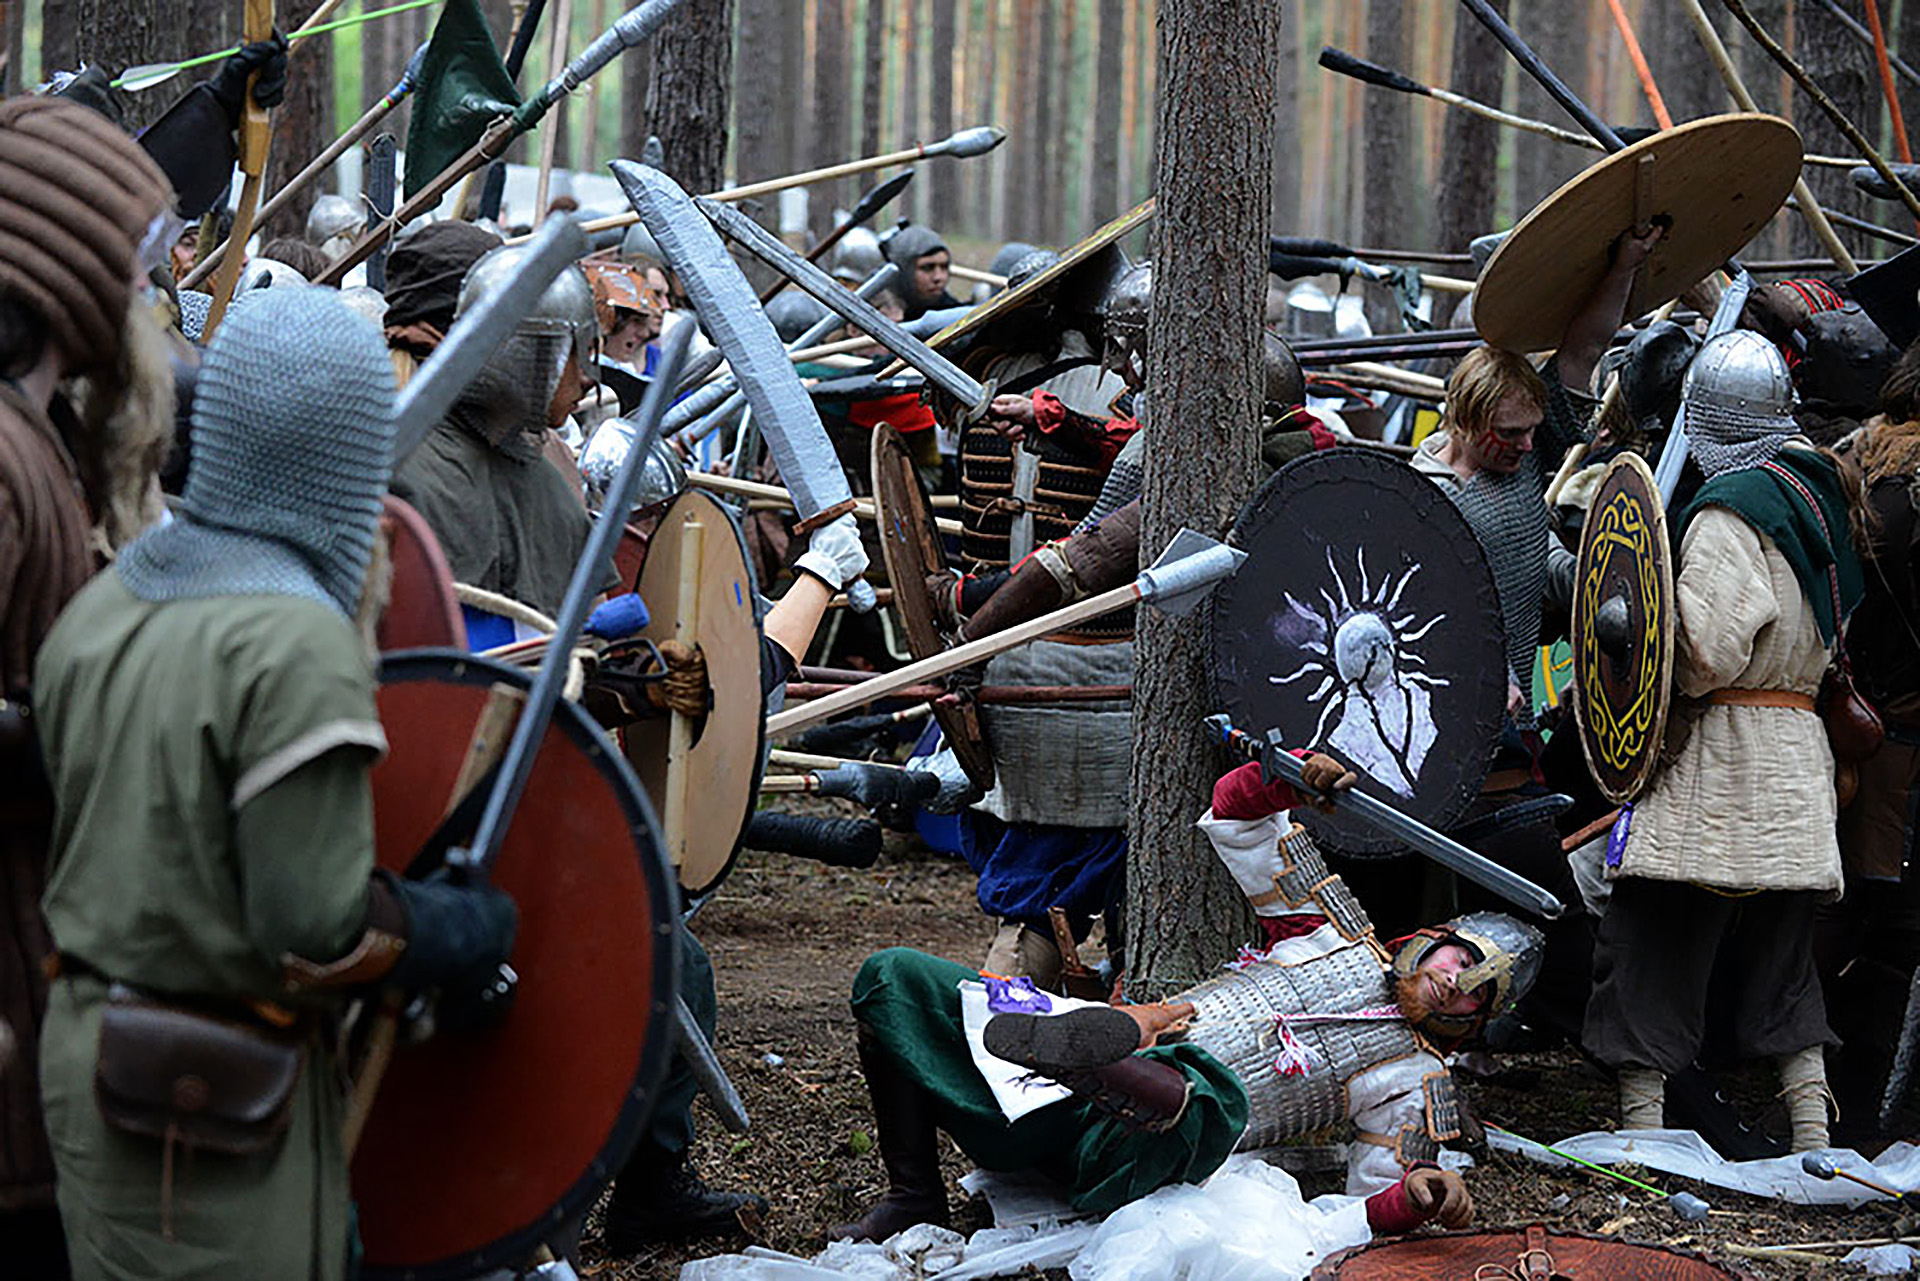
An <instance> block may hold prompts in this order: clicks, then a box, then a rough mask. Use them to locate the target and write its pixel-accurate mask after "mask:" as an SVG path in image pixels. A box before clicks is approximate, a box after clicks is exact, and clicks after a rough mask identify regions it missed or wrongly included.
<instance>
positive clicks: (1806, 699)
mask: <svg viewBox="0 0 1920 1281" xmlns="http://www.w3.org/2000/svg"><path fill="white" fill-rule="evenodd" d="M1705 701H1706V702H1709V703H1712V704H1714V705H1715V706H1717V707H1790V708H1792V709H1793V710H1795V711H1797V712H1810V711H1812V710H1813V695H1811V694H1796V693H1794V692H1793V691H1792V690H1785V689H1733V688H1728V689H1716V690H1713V691H1711V692H1710V693H1708V695H1707V696H1706V699H1705Z"/></svg>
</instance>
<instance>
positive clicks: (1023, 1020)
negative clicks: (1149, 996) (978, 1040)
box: [985, 1006, 1193, 1133]
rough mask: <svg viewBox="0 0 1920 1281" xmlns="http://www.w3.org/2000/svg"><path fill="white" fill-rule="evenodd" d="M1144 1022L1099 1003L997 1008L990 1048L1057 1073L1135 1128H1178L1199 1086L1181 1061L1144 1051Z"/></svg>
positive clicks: (1046, 1072)
mask: <svg viewBox="0 0 1920 1281" xmlns="http://www.w3.org/2000/svg"><path fill="white" fill-rule="evenodd" d="M1140 1038H1141V1024H1140V1022H1139V1021H1138V1020H1136V1019H1135V1018H1134V1017H1133V1016H1132V1015H1130V1014H1128V1013H1127V1012H1126V1011H1125V1010H1119V1009H1114V1008H1112V1007H1110V1006H1091V1007H1087V1008H1084V1009H1078V1010H1071V1011H1069V1012H1067V1013H1065V1014H1057V1015H1043V1014H996V1015H994V1017H993V1018H992V1019H991V1020H989V1021H988V1023H987V1026H986V1032H985V1039H986V1046H987V1053H989V1054H991V1055H993V1056H994V1057H995V1058H997V1059H1005V1060H1006V1061H1007V1062H1009V1063H1018V1064H1019V1065H1020V1066H1022V1067H1025V1068H1030V1069H1032V1070H1033V1071H1035V1072H1038V1073H1040V1075H1042V1076H1046V1077H1051V1078H1052V1079H1053V1080H1055V1081H1058V1082H1059V1083H1060V1084H1062V1085H1064V1086H1066V1087H1067V1088H1068V1089H1069V1090H1072V1091H1073V1092H1074V1093H1075V1094H1077V1095H1079V1096H1080V1097H1081V1098H1084V1099H1086V1100H1087V1101H1088V1102H1089V1103H1091V1104H1093V1106H1094V1107H1096V1108H1098V1109H1099V1110H1100V1111H1101V1112H1104V1113H1106V1114H1107V1115H1108V1116H1111V1117H1113V1118H1115V1119H1116V1120H1118V1121H1119V1122H1120V1123H1121V1124H1123V1125H1125V1126H1126V1127H1127V1128H1128V1129H1132V1130H1145V1131H1148V1132H1149V1133H1154V1132H1158V1131H1161V1130H1170V1129H1172V1128H1173V1127H1174V1126H1175V1125H1177V1124H1178V1123H1179V1121H1180V1117H1181V1115H1182V1114H1184V1113H1185V1112H1186V1110H1187V1096H1188V1094H1189V1093H1190V1092H1191V1091H1192V1088H1193V1087H1192V1085H1191V1083H1190V1082H1188V1080H1187V1078H1186V1077H1185V1076H1184V1075H1182V1074H1181V1072H1180V1070H1179V1069H1178V1068H1175V1067H1172V1066H1171V1065H1169V1064H1166V1063H1156V1062H1155V1061H1153V1060H1152V1059H1143V1058H1139V1057H1137V1056H1136V1055H1135V1054H1134V1052H1133V1051H1134V1050H1135V1048H1136V1047H1138V1046H1139V1044H1140Z"/></svg>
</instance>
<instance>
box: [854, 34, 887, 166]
mask: <svg viewBox="0 0 1920 1281" xmlns="http://www.w3.org/2000/svg"><path fill="white" fill-rule="evenodd" d="M866 5H867V35H866V52H865V54H864V55H863V61H864V64H865V65H863V66H862V67H861V69H860V154H861V155H863V156H871V155H876V154H878V153H879V151H880V121H881V111H882V106H881V104H882V103H883V102H884V101H885V94H884V93H883V92H882V90H883V88H884V86H885V81H886V72H887V45H888V40H887V0H866Z"/></svg>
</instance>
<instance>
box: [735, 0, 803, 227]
mask: <svg viewBox="0 0 1920 1281" xmlns="http://www.w3.org/2000/svg"><path fill="white" fill-rule="evenodd" d="M739 3H740V33H739V37H738V39H739V46H738V48H737V49H736V50H735V53H734V57H735V59H736V65H737V66H738V67H739V68H740V74H739V75H737V76H736V77H735V78H734V86H733V160H734V169H735V171H736V172H737V173H738V174H739V175H740V178H741V180H742V181H744V182H758V181H760V180H761V179H763V178H772V177H774V176H776V175H778V174H780V173H781V172H782V171H783V166H784V165H785V163H786V145H787V143H788V141H789V139H790V135H783V133H782V128H781V122H782V119H783V117H787V116H790V115H791V114H792V112H793V108H794V106H795V103H796V100H797V98H798V93H797V90H796V89H795V87H794V86H792V85H789V84H787V83H786V80H785V76H784V72H785V69H786V59H785V58H784V57H783V55H782V52H781V48H780V46H781V44H782V42H783V40H784V38H785V30H784V25H783V20H782V16H781V10H782V9H783V8H784V7H785V5H784V0H739ZM770 203H771V202H770ZM762 217H763V221H765V222H766V223H767V224H768V225H769V226H773V225H775V224H777V223H778V221H779V219H778V218H776V217H774V216H773V215H772V214H771V213H765V214H763V215H762Z"/></svg>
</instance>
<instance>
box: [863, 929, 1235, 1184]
mask: <svg viewBox="0 0 1920 1281" xmlns="http://www.w3.org/2000/svg"><path fill="white" fill-rule="evenodd" d="M979 978H980V975H979V974H978V973H977V972H976V971H973V970H970V969H968V968H967V967H966V966H964V965H956V964H954V963H953V962H952V961H943V960H941V959H939V958H938V957H933V956H928V955H926V954H925V953H923V952H916V951H913V950H912V949H910V948H904V947H894V948H888V949H886V950H885V951H882V952H875V953H874V954H873V955H872V956H870V957H868V958H867V959H866V962H865V963H864V964H862V965H861V967H860V972H859V974H858V975H856V976H855V977H854V980H853V1014H854V1017H855V1018H857V1019H859V1020H860V1022H861V1023H862V1024H864V1025H865V1026H866V1027H868V1028H870V1029H872V1031H873V1032H874V1033H875V1035H877V1036H878V1037H879V1039H880V1043H881V1045H883V1046H884V1047H885V1048H886V1051H887V1053H888V1054H889V1055H890V1056H891V1057H892V1058H893V1060H894V1063H895V1065H896V1066H898V1067H899V1068H900V1069H901V1070H902V1071H903V1072H904V1073H905V1074H906V1075H907V1076H908V1077H909V1078H911V1079H912V1080H913V1081H914V1082H915V1083H916V1084H918V1085H919V1086H920V1087H921V1088H922V1089H924V1090H926V1091H927V1093H928V1094H930V1095H931V1096H932V1097H933V1100H934V1111H935V1117H936V1120H937V1123H938V1125H939V1126H940V1128H941V1129H942V1130H945V1131H946V1132H947V1133H948V1134H949V1135H951V1136H952V1137H953V1141H954V1142H955V1143H957V1144H959V1145H960V1149H961V1151H963V1152H965V1153H966V1154H967V1155H968V1156H969V1157H970V1158H972V1160H973V1162H974V1164H976V1165H978V1166H980V1167H981V1168H982V1169H985V1170H1024V1169H1037V1170H1040V1171H1042V1172H1044V1173H1045V1174H1047V1175H1048V1176H1049V1177H1051V1178H1054V1179H1056V1180H1058V1181H1059V1182H1061V1183H1063V1184H1065V1185H1066V1186H1067V1187H1069V1188H1071V1189H1072V1191H1073V1204H1074V1208H1075V1209H1079V1210H1084V1211H1086V1212H1087V1213H1089V1214H1107V1213H1109V1212H1111V1211H1113V1210H1117V1209H1119V1208H1120V1207H1121V1206H1123V1205H1126V1204H1127V1203H1128V1202H1130V1201H1136V1200H1138V1199H1139V1198H1141V1197H1143V1196H1145V1195H1147V1194H1148V1193H1149V1192H1152V1191H1154V1190H1155V1189H1156V1188H1163V1187H1166V1186H1168V1185H1169V1184H1173V1183H1198V1182H1199V1181H1201V1180H1202V1179H1204V1178H1206V1177H1207V1176H1208V1175H1209V1174H1212V1173H1213V1172H1214V1171H1215V1170H1217V1169H1219V1168H1220V1163H1221V1162H1223V1161H1225V1160H1226V1159H1227V1157H1228V1156H1230V1155H1231V1154H1232V1152H1233V1147H1234V1144H1235V1143H1237V1142H1239V1139H1240V1135H1241V1132H1242V1131H1244V1130H1245V1129H1246V1128H1247V1091H1246V1088H1245V1087H1244V1086H1242V1085H1241V1084H1240V1079H1239V1078H1238V1077H1236V1076H1235V1075H1234V1074H1233V1072H1232V1071H1231V1070H1230V1069H1228V1068H1227V1066H1226V1065H1225V1064H1223V1063H1221V1062H1220V1061H1219V1060H1218V1059H1216V1058H1214V1057H1213V1056H1212V1055H1211V1054H1208V1053H1207V1052H1206V1051H1205V1050H1203V1049H1200V1048H1199V1047H1198V1046H1194V1045H1184V1044H1181V1045H1170V1046H1156V1047H1155V1048H1153V1049H1150V1050H1142V1051H1141V1052H1140V1053H1141V1055H1142V1056H1143V1057H1146V1058H1150V1059H1155V1060H1157V1061H1159V1062H1162V1063H1168V1064H1171V1065H1172V1066H1174V1067H1175V1068H1177V1069H1178V1070H1179V1071H1180V1073H1181V1075H1183V1076H1185V1077H1186V1078H1187V1080H1188V1082H1189V1083H1190V1084H1191V1085H1192V1087H1193V1089H1192V1093H1191V1094H1190V1095H1189V1096H1188V1099H1187V1108H1186V1111H1185V1112H1184V1113H1182V1114H1181V1117H1180V1120H1179V1122H1178V1124H1176V1125H1175V1126H1174V1127H1173V1128H1172V1129H1170V1130H1165V1131H1162V1132H1160V1133H1157V1134H1149V1133H1144V1132H1141V1131H1136V1130H1130V1129H1128V1128H1127V1127H1126V1126H1124V1125H1122V1124H1121V1123H1120V1122H1119V1121H1116V1120H1115V1119H1113V1118H1112V1117H1110V1116H1106V1115H1104V1114H1102V1113H1101V1112H1100V1111H1098V1110H1097V1109H1096V1108H1094V1107H1093V1105H1092V1104H1090V1103H1087V1102H1085V1101H1083V1100H1081V1099H1078V1098H1074V1099H1062V1100H1060V1101H1059V1102H1058V1103H1052V1104H1049V1105H1047V1106H1046V1107H1043V1108H1040V1109H1038V1110H1037V1111H1033V1112H1029V1113H1027V1115H1025V1116H1023V1117H1021V1118H1020V1119H1019V1120H1018V1121H1013V1122H1009V1121H1008V1120H1007V1118H1006V1114H1005V1113H1003V1112H1002V1111H1001V1110H1000V1105H999V1104H998V1103H996V1102H995V1101H994V1098H993V1091H992V1090H991V1089H989V1088H988V1086H987V1082H986V1080H985V1078H983V1077H982V1076H981V1075H980V1072H979V1070H978V1069H977V1068H975V1067H974V1064H973V1058H972V1052H971V1051H970V1050H969V1049H968V1046H967V1039H966V1032H965V1029H964V1026H963V1024H962V1022H961V1017H960V994H959V992H958V991H957V990H956V985H957V984H958V983H959V982H960V981H961V980H963V979H973V980H976V981H977V980H978V979H979Z"/></svg>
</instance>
